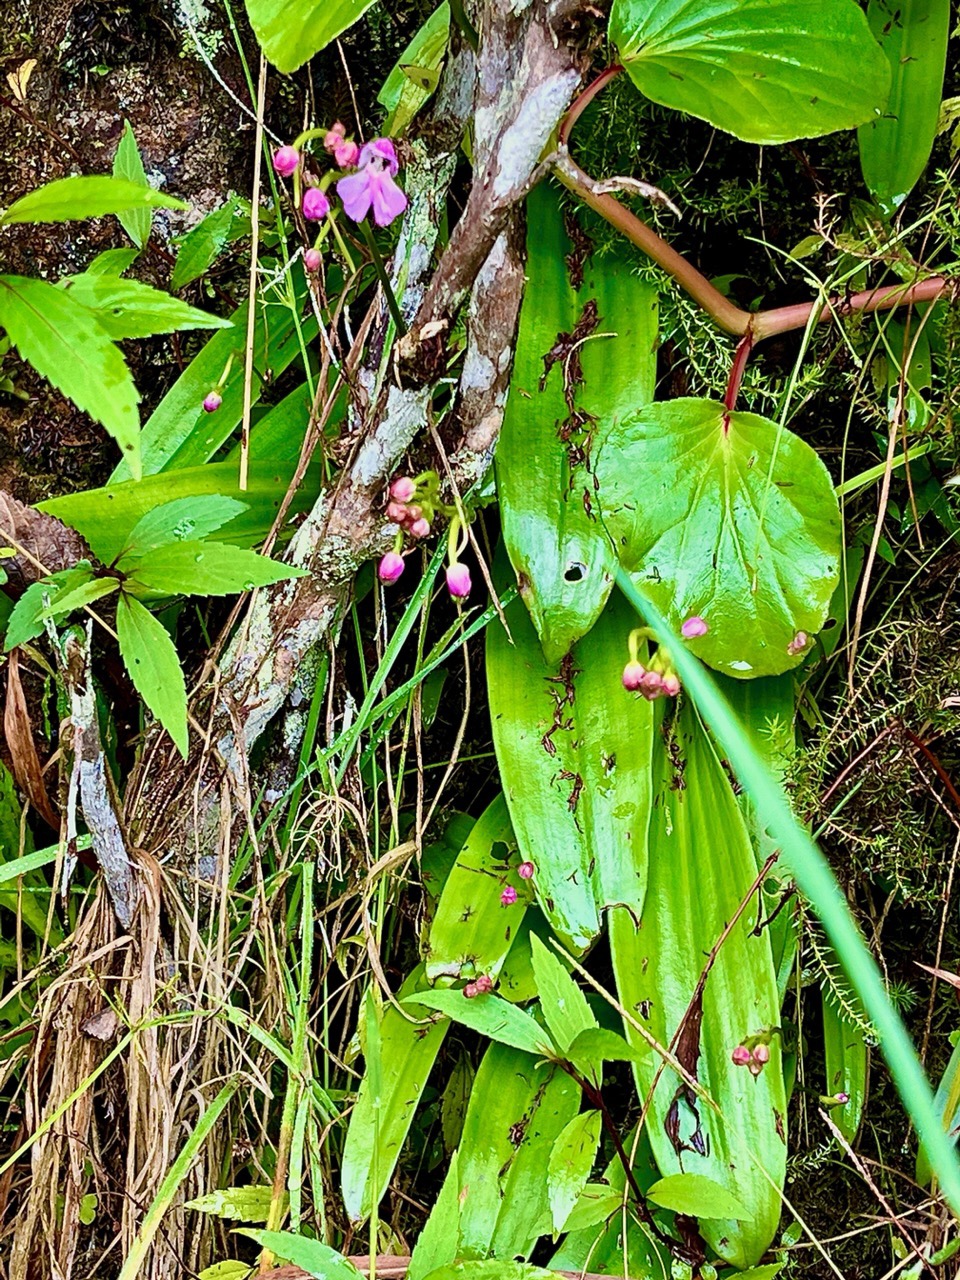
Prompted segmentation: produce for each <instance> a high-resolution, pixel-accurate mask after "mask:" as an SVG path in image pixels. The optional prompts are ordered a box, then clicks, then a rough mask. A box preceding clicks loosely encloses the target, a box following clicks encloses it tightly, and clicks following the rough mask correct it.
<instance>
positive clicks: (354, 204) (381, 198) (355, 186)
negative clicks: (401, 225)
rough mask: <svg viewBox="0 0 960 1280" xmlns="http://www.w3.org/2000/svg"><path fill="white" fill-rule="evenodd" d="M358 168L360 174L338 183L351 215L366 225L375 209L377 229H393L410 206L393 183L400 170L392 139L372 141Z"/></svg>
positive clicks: (367, 146) (358, 162)
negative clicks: (394, 222)
mask: <svg viewBox="0 0 960 1280" xmlns="http://www.w3.org/2000/svg"><path fill="white" fill-rule="evenodd" d="M357 165H358V168H357V172H356V173H351V174H350V175H349V177H346V178H341V179H340V181H339V182H338V183H337V195H338V196H339V197H340V199H341V200H342V201H343V207H344V209H345V211H346V213H347V216H348V217H350V218H352V219H353V221H354V222H362V221H363V220H364V218H365V217H366V216H367V214H368V213H369V212H370V210H371V208H372V209H373V220H374V222H375V223H376V224H377V226H378V227H386V226H389V225H390V223H391V222H392V221H393V220H394V218H398V217H399V216H400V214H401V213H403V211H404V209H406V207H407V197H406V196H405V195H404V193H403V192H402V191H401V189H400V188H399V187H398V186H397V184H396V183H395V182H394V180H393V179H394V176H395V175H396V173H397V170H398V169H399V167H400V166H399V164H398V162H397V153H396V149H395V148H394V145H393V143H392V142H391V141H390V139H389V138H377V139H375V140H374V141H373V142H368V143H367V144H366V146H365V147H364V148H363V150H362V151H361V152H360V155H359V157H358V159H357Z"/></svg>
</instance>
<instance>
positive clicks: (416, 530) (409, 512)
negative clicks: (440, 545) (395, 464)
mask: <svg viewBox="0 0 960 1280" xmlns="http://www.w3.org/2000/svg"><path fill="white" fill-rule="evenodd" d="M416 496H417V484H416V481H415V480H411V479H410V477H409V476H400V478H399V479H397V480H394V482H393V484H392V485H391V486H390V501H389V502H388V503H387V519H388V520H392V521H393V523H394V524H398V525H399V526H400V528H401V529H405V530H406V531H407V533H409V534H410V536H411V538H425V537H426V536H427V534H428V533H429V532H430V521H429V520H428V519H427V512H425V511H424V506H423V504H422V503H420V502H414V498H416ZM427 510H428V511H429V513H430V514H431V515H432V511H430V510H429V507H428V509H427Z"/></svg>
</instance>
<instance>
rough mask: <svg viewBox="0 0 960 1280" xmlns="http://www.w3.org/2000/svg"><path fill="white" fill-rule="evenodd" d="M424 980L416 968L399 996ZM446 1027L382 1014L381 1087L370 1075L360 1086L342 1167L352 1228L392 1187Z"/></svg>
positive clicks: (394, 1011) (390, 1009)
mask: <svg viewBox="0 0 960 1280" xmlns="http://www.w3.org/2000/svg"><path fill="white" fill-rule="evenodd" d="M422 981H423V968H422V966H418V967H417V968H416V969H414V971H413V972H412V973H411V974H410V976H409V977H408V978H407V980H406V982H404V984H403V986H402V987H401V988H400V998H401V999H404V997H406V996H409V995H411V994H412V993H413V992H415V991H416V989H417V986H418V985H419V984H420V983H422ZM461 999H462V997H461ZM414 1012H415V1011H414ZM449 1026H450V1024H449V1022H446V1021H438V1022H435V1023H433V1024H432V1025H431V1026H429V1027H426V1028H424V1027H423V1026H418V1025H417V1024H416V1023H415V1022H410V1021H409V1020H408V1019H407V1018H405V1017H404V1016H403V1014H402V1013H400V1012H399V1010H397V1009H395V1008H394V1007H393V1006H392V1005H390V1006H388V1007H387V1008H386V1009H385V1010H384V1013H383V1021H382V1022H381V1024H380V1087H379V1088H375V1087H373V1082H372V1081H371V1079H370V1076H369V1075H368V1074H365V1075H364V1077H363V1080H362V1081H361V1082H360V1090H359V1093H358V1094H357V1101H356V1105H355V1106H354V1108H353V1110H352V1111H351V1112H350V1120H349V1123H348V1126H347V1136H346V1140H345V1143H344V1148H343V1159H342V1161H341V1166H340V1179H341V1190H342V1193H343V1203H344V1207H345V1208H346V1211H347V1214H348V1216H349V1218H350V1221H351V1222H353V1223H354V1224H360V1223H362V1222H365V1221H366V1219H367V1218H368V1217H369V1216H370V1214H371V1212H372V1210H373V1207H374V1205H375V1204H379V1203H380V1200H381V1199H382V1197H383V1194H384V1192H385V1191H386V1189H387V1187H388V1186H389V1184H390V1179H391V1178H392V1177H393V1171H394V1169H395V1168H396V1164H397V1159H398V1157H399V1155H400V1149H401V1147H402V1146H403V1144H404V1141H405V1140H406V1137H407V1133H408V1132H409V1130H410V1125H411V1123H412V1121H413V1117H414V1113H415V1112H416V1109H417V1105H418V1104H419V1102H420V1098H421V1096H422V1094H423V1090H424V1088H425V1086H426V1083H427V1077H428V1076H429V1074H430V1072H431V1070H432V1068H433V1064H434V1062H435V1061H436V1057H437V1054H438V1053H439V1052H440V1046H441V1045H442V1044H443V1041H444V1037H445V1036H446V1034H447V1030H448V1028H449Z"/></svg>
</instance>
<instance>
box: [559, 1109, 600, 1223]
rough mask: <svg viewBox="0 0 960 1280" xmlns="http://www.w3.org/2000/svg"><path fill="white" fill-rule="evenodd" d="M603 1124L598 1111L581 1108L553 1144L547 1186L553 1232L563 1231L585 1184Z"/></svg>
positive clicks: (595, 1155) (595, 1154)
mask: <svg viewBox="0 0 960 1280" xmlns="http://www.w3.org/2000/svg"><path fill="white" fill-rule="evenodd" d="M602 1127H603V1119H602V1117H601V1115H600V1112H599V1111H582V1112H581V1113H580V1115H578V1116H574V1118H573V1119H572V1120H571V1121H570V1123H569V1124H568V1125H567V1126H566V1127H565V1128H564V1130H563V1132H562V1133H561V1134H560V1136H559V1137H558V1138H557V1140H556V1142H555V1143H554V1145H553V1150H552V1151H551V1152H550V1160H549V1162H548V1164H547V1187H548V1191H549V1198H550V1213H551V1215H552V1218H553V1230H554V1234H556V1233H558V1232H560V1231H562V1230H563V1227H564V1223H565V1222H566V1221H567V1218H568V1217H569V1216H570V1211H571V1210H572V1209H573V1206H574V1205H575V1204H576V1203H577V1200H578V1199H579V1198H580V1195H581V1193H582V1191H583V1189H584V1187H585V1186H586V1185H587V1179H588V1178H589V1177H590V1170H591V1169H592V1168H593V1162H594V1160H595V1159H596V1158H597V1148H598V1147H599V1145H600V1133H601V1130H602Z"/></svg>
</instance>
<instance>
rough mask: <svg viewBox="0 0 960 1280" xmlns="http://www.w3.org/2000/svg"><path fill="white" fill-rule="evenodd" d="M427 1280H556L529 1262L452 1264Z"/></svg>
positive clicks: (495, 1261)
mask: <svg viewBox="0 0 960 1280" xmlns="http://www.w3.org/2000/svg"><path fill="white" fill-rule="evenodd" d="M427 1280H557V1278H556V1275H555V1274H554V1273H553V1272H552V1271H545V1270H544V1269H543V1267H534V1266H532V1265H531V1264H530V1263H529V1262H500V1261H498V1260H493V1259H488V1260H487V1261H482V1262H452V1263H450V1264H449V1266H446V1267H438V1268H437V1270H436V1271H431V1272H430V1274H429V1276H428V1278H427Z"/></svg>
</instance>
